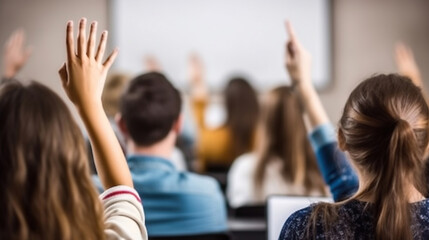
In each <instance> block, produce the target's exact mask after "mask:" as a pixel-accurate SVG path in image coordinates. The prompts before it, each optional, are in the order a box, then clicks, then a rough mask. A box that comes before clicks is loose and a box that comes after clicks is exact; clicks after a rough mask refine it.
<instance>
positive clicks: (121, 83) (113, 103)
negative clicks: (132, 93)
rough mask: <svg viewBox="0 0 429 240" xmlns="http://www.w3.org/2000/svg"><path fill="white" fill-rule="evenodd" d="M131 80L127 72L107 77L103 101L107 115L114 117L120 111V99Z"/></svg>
mask: <svg viewBox="0 0 429 240" xmlns="http://www.w3.org/2000/svg"><path fill="white" fill-rule="evenodd" d="M128 82H129V77H128V76H127V75H125V74H120V73H116V74H112V75H109V76H108V77H107V80H106V84H105V85H104V89H103V95H102V96H101V101H102V102H103V108H104V111H105V112H106V114H107V116H109V117H114V116H115V115H116V113H118V111H119V100H120V98H121V96H122V93H123V92H124V89H125V87H126V85H127V83H128Z"/></svg>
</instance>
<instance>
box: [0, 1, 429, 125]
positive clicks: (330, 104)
mask: <svg viewBox="0 0 429 240" xmlns="http://www.w3.org/2000/svg"><path fill="white" fill-rule="evenodd" d="M428 12H429V1H426V0H413V1H403V0H379V1H371V0H359V1H358V0H332V20H333V61H334V64H333V66H334V67H333V82H332V84H331V86H330V87H329V88H327V89H325V90H324V91H323V92H322V93H321V97H322V101H323V103H324V105H325V106H326V108H327V110H328V114H329V116H330V117H331V119H332V121H333V122H334V123H336V122H337V121H338V119H339V117H340V114H341V111H342V109H341V108H342V107H343V105H344V102H345V101H346V98H347V96H348V95H349V93H350V91H351V90H352V89H353V88H354V87H355V86H356V85H357V84H358V82H359V81H361V80H362V79H364V78H365V77H368V76H371V75H372V74H373V73H375V72H380V73H382V72H392V71H395V64H394V60H393V47H394V43H395V41H396V39H400V40H403V41H405V42H406V43H408V44H409V45H411V47H412V48H413V49H414V51H415V55H416V56H415V57H416V58H417V61H418V62H419V63H420V68H421V70H422V75H423V78H424V79H428V78H429V68H427V67H425V64H424V63H426V64H427V65H429V14H427V13H428ZM107 13H108V8H107V2H106V1H105V0H90V1H88V0H74V1H57V0H37V1H26V0H0V44H2V45H3V44H4V42H5V41H6V39H7V37H8V36H9V34H10V33H11V32H12V31H13V30H14V29H15V28H17V27H22V28H23V29H24V30H25V31H26V32H27V34H28V40H29V42H31V45H32V46H33V47H34V52H33V55H32V57H31V58H30V60H29V62H28V64H27V66H25V67H24V69H23V70H22V72H21V74H20V75H19V76H18V77H20V78H22V79H29V78H31V79H37V80H39V81H41V82H43V83H45V84H47V85H49V86H50V87H52V88H53V89H54V90H56V91H57V92H58V93H59V94H60V95H61V96H64V93H63V91H62V89H61V83H60V80H59V78H58V75H57V69H58V68H59V67H60V65H61V63H62V62H63V61H64V60H65V48H64V46H65V40H64V34H65V32H64V30H65V29H64V27H65V22H66V21H67V20H68V19H74V20H78V19H79V18H80V17H82V16H86V17H88V19H89V20H94V19H96V20H98V22H99V30H100V31H101V29H104V28H105V27H106V26H107V23H108V18H107ZM0 64H1V60H0ZM427 85H429V80H428V81H426V86H427Z"/></svg>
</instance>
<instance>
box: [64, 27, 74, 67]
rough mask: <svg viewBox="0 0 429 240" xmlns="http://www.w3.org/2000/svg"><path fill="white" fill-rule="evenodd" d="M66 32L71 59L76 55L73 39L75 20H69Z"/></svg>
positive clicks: (68, 57)
mask: <svg viewBox="0 0 429 240" xmlns="http://www.w3.org/2000/svg"><path fill="white" fill-rule="evenodd" d="M66 32H67V33H66V45H67V59H68V61H70V60H71V59H72V58H73V57H74V56H75V55H76V52H75V50H74V39H73V21H68V22H67V30H66Z"/></svg>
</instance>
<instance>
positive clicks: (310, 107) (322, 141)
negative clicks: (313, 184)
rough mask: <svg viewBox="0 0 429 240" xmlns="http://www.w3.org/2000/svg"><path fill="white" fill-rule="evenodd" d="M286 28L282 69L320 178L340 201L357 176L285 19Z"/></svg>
mask: <svg viewBox="0 0 429 240" xmlns="http://www.w3.org/2000/svg"><path fill="white" fill-rule="evenodd" d="M286 29H287V32H288V35H289V40H288V41H287V43H286V69H287V71H288V72H289V75H290V77H291V79H292V83H293V84H294V86H295V88H296V91H297V94H298V95H299V98H300V99H301V102H302V104H303V106H304V110H305V112H306V113H307V115H308V118H309V121H310V128H311V129H309V132H310V142H311V143H312V147H313V149H314V152H315V153H316V158H317V163H318V165H319V169H320V171H321V173H322V176H323V179H324V180H325V182H326V184H327V185H329V187H330V190H331V193H332V195H333V197H334V200H335V201H341V200H344V199H346V198H348V197H350V196H352V195H353V194H354V193H355V192H356V191H357V190H358V187H359V179H358V177H357V175H356V173H355V171H354V169H353V168H352V166H351V165H350V163H349V161H348V160H347V158H346V155H345V154H344V152H342V151H340V150H339V149H338V146H337V140H336V136H335V133H334V132H335V131H334V129H333V127H332V125H331V124H330V122H329V118H328V115H327V114H326V111H325V109H324V108H323V105H322V102H321V101H320V98H319V95H318V94H317V92H316V89H315V88H314V86H313V83H312V81H311V55H310V53H309V52H308V51H307V50H306V49H305V48H304V47H303V46H302V45H301V43H300V42H299V40H298V39H297V36H296V34H295V31H294V29H293V27H292V25H291V24H290V23H289V22H287V23H286Z"/></svg>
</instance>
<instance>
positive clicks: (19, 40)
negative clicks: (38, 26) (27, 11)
mask: <svg viewBox="0 0 429 240" xmlns="http://www.w3.org/2000/svg"><path fill="white" fill-rule="evenodd" d="M24 46H25V33H24V31H23V30H16V31H15V32H13V33H12V35H11V36H10V37H9V39H8V41H7V42H6V44H5V46H4V55H3V70H4V73H3V74H4V77H6V78H12V77H14V76H15V75H16V74H17V73H18V71H19V70H20V69H21V68H22V67H23V66H24V65H25V63H26V62H27V60H28V58H29V57H30V55H31V48H30V47H24Z"/></svg>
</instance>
